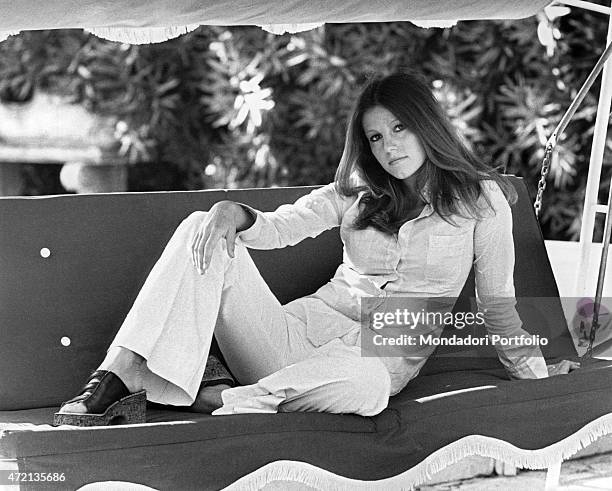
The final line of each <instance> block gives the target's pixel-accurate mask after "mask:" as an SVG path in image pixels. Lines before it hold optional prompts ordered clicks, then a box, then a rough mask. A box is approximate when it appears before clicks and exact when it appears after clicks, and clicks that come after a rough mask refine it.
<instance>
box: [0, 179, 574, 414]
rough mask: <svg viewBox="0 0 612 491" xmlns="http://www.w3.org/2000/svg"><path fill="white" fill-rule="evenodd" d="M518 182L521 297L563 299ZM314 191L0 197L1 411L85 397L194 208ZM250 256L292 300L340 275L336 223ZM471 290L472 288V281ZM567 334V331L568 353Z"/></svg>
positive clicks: (271, 201)
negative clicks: (79, 393) (89, 379)
mask: <svg viewBox="0 0 612 491" xmlns="http://www.w3.org/2000/svg"><path fill="white" fill-rule="evenodd" d="M514 182H515V184H517V187H518V189H519V191H520V193H521V199H522V200H523V201H525V200H526V201H525V203H523V204H522V205H521V206H520V207H519V210H520V213H521V218H518V219H517V217H516V216H515V242H517V270H516V275H517V276H516V284H517V294H518V295H522V296H538V297H540V296H553V297H554V296H558V293H557V289H556V285H555V283H554V278H553V276H552V271H551V268H550V264H549V262H548V258H547V256H546V252H545V249H544V244H543V241H542V238H541V235H540V231H539V228H538V226H537V223H536V222H535V218H534V217H533V210H532V209H531V208H530V207H529V203H528V201H529V199H528V197H527V193H526V190H525V188H524V186H523V184H522V183H520V181H519V180H514ZM311 189H312V188H310V187H296V188H271V189H253V190H236V191H190V192H161V193H160V192H157V193H114V194H103V195H68V196H52V197H40V198H0V231H1V232H0V336H1V337H0V410H10V409H24V408H32V407H44V406H51V405H57V404H59V403H60V402H61V401H63V400H66V399H67V398H69V397H71V396H72V395H74V392H75V391H76V390H78V388H79V387H80V386H81V384H82V383H83V381H84V378H85V377H86V376H87V374H88V372H89V371H90V370H92V369H94V368H96V367H97V365H98V364H99V362H100V361H101V360H102V358H103V357H104V354H105V351H106V348H107V346H108V344H109V343H110V341H111V340H112V338H113V337H114V335H115V333H116V332H117V330H118V329H119V327H120V325H121V322H122V320H123V318H124V316H125V315H126V313H127V312H128V310H129V308H130V306H131V304H132V302H133V300H134V298H135V297H136V295H137V293H138V291H139V289H140V287H141V286H142V284H143V282H144V280H145V278H146V276H147V274H148V272H149V270H150V269H151V267H152V266H153V264H154V263H155V261H156V260H157V258H158V257H159V255H160V254H161V252H162V249H163V247H164V245H165V243H166V242H167V241H168V239H169V238H170V236H171V235H172V232H173V231H174V229H175V228H176V226H177V225H178V224H179V223H180V222H181V220H182V219H183V218H185V217H186V216H188V215H189V214H190V213H191V212H192V211H195V210H208V209H209V208H210V206H212V204H213V203H215V202H216V201H219V200H223V199H231V200H235V201H241V202H244V203H248V204H250V205H252V206H254V207H255V208H258V209H262V210H273V209H275V208H276V207H277V206H278V205H280V204H282V203H288V202H293V201H295V200H296V199H297V198H298V197H299V196H301V195H304V194H306V193H308V192H309V191H310V190H311ZM523 215H524V216H523ZM43 248H47V249H48V250H49V253H50V254H49V256H48V257H46V258H45V257H43V256H42V255H41V250H42V249H43ZM251 253H252V256H253V258H254V260H255V262H256V264H257V265H258V267H259V269H260V271H261V272H262V274H263V276H264V278H265V279H266V280H267V282H268V284H269V285H270V287H271V289H272V291H273V292H274V293H275V294H276V295H277V297H278V298H279V300H280V301H281V302H283V303H285V302H288V301H290V300H292V299H294V298H297V297H300V296H303V295H306V294H309V293H312V292H314V291H315V290H316V289H317V288H318V287H319V286H321V285H322V284H324V283H325V282H326V281H328V280H329V278H331V276H332V275H333V273H334V271H335V269H336V267H337V266H338V264H339V263H340V261H341V260H342V245H341V242H340V239H339V235H338V232H337V230H333V231H328V232H326V233H324V234H322V235H321V236H319V237H317V238H316V239H307V240H305V241H304V242H302V243H300V244H298V245H297V246H295V247H289V248H286V249H281V250H274V251H255V250H253V251H251ZM296 265H298V266H299V267H296ZM465 291H466V292H467V295H468V296H469V281H468V285H466V290H465ZM538 315H539V314H538ZM547 316H548V317H547V321H548V322H550V323H552V324H555V325H561V324H560V323H564V322H565V321H564V319H563V313H562V311H561V306H560V305H559V306H558V308H553V309H552V311H551V312H549V313H548V314H547ZM524 321H525V323H526V324H529V322H530V320H529V319H524ZM535 322H539V321H538V320H537V319H536V321H535ZM68 340H69V344H68ZM568 340H569V335H568V336H567V337H565V338H561V341H562V342H564V343H565V344H564V345H563V349H566V348H567V341H568ZM62 341H64V342H62ZM569 342H570V343H571V340H569ZM65 344H68V345H67V346H66V345H65ZM442 354H443V353H442Z"/></svg>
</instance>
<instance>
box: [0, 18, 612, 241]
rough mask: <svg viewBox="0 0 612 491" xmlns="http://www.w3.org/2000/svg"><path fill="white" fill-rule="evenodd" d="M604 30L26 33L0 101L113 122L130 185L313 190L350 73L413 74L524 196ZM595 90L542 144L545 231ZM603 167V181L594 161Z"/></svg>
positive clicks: (587, 137) (333, 150)
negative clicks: (129, 39)
mask: <svg viewBox="0 0 612 491" xmlns="http://www.w3.org/2000/svg"><path fill="white" fill-rule="evenodd" d="M548 13H549V15H550V12H548ZM538 29H539V30H540V36H541V38H542V39H543V42H544V44H543V43H542V42H540V41H539V40H538V36H537V34H536V33H537V31H538ZM605 36H606V21H605V19H604V18H603V16H601V15H599V14H594V13H588V12H582V13H581V12H572V13H571V14H570V15H569V16H558V12H557V13H554V12H553V14H552V15H550V18H549V17H546V16H545V15H544V14H541V15H539V16H538V17H537V18H536V17H534V18H531V19H525V20H517V21H471V22H461V23H459V24H458V25H456V26H454V27H452V28H449V29H421V28H418V27H416V26H414V25H412V24H411V23H407V22H397V23H372V24H330V25H326V26H324V27H322V28H319V29H315V30H312V31H308V32H304V33H298V34H293V35H290V34H285V35H283V36H275V35H273V34H269V33H267V32H265V31H263V30H261V29H259V28H256V27H232V28H224V27H217V26H209V27H200V28H199V29H197V30H196V31H194V32H192V33H189V34H186V35H184V36H181V37H180V38H177V39H174V40H171V41H168V42H165V43H162V44H156V45H146V46H129V45H124V44H120V43H113V42H108V41H104V40H101V39H98V38H96V37H94V36H91V35H89V34H87V33H84V32H82V31H76V30H73V31H48V32H47V31H43V32H29V33H24V34H21V35H19V36H13V37H11V38H9V39H8V40H7V41H5V42H4V43H0V99H1V100H4V101H15V102H23V101H27V100H29V99H30V98H31V97H32V96H33V94H34V93H35V91H37V90H42V91H46V92H53V93H60V94H62V95H65V96H67V97H69V98H71V99H72V100H73V101H75V102H78V103H81V104H84V105H85V106H86V107H88V108H89V109H91V110H92V111H95V112H98V113H102V114H115V115H117V116H119V118H120V122H119V124H118V125H117V128H116V136H117V138H118V139H119V141H120V144H121V149H122V152H124V153H125V154H126V155H128V156H129V158H130V161H131V162H133V163H134V164H136V163H142V162H148V163H149V164H147V165H144V164H139V165H135V167H134V171H133V172H132V176H131V177H130V186H131V189H134V190H136V189H168V188H169V186H172V188H174V189H177V188H181V189H200V188H212V187H224V188H242V187H259V186H275V185H302V184H320V183H325V182H329V181H330V180H332V179H333V176H334V172H335V168H336V166H337V164H338V161H339V159H340V156H341V153H342V147H343V144H344V132H345V122H346V119H347V116H348V114H349V112H350V109H351V106H352V104H353V102H354V99H355V97H356V95H357V93H358V91H359V87H360V86H361V85H362V84H363V83H364V81H365V80H367V78H368V77H369V76H371V74H372V73H374V72H382V73H390V72H392V71H394V70H396V69H398V68H404V67H407V68H417V69H419V70H421V71H422V72H423V73H424V74H425V75H426V76H427V77H428V78H429V79H430V80H431V81H432V83H433V87H434V90H435V92H436V95H437V97H438V98H439V99H440V101H441V102H442V104H443V105H444V106H445V108H446V109H447V112H448V113H449V115H450V117H451V119H452V121H453V123H454V124H455V126H456V127H457V128H458V130H459V132H460V133H461V134H462V135H463V137H464V138H465V139H466V141H467V142H468V144H469V145H470V146H472V148H473V149H474V150H476V151H477V152H478V153H479V154H481V155H482V156H483V158H485V159H486V160H487V161H489V162H490V163H491V165H501V166H502V168H504V169H506V171H507V172H509V173H514V174H517V175H521V176H524V177H525V178H527V179H528V181H529V183H530V184H531V185H532V186H533V188H534V189H535V187H536V184H537V180H538V175H539V166H540V164H541V160H542V157H543V146H544V142H545V141H546V139H547V137H548V135H549V134H550V133H551V131H552V130H553V128H554V127H555V126H556V124H557V123H558V121H559V120H560V118H561V116H562V115H563V113H564V112H565V110H566V109H567V107H568V106H569V104H570V103H571V100H572V98H573V97H574V96H575V94H576V92H577V90H578V89H579V87H580V85H581V84H582V82H583V81H584V79H585V78H586V76H587V74H588V72H589V71H590V69H591V68H592V66H593V65H594V63H595V61H596V59H597V57H598V56H599V54H600V53H601V50H602V49H603V47H604V44H605ZM598 93H599V87H598V86H597V85H596V86H595V87H594V88H593V89H592V90H591V93H590V94H589V96H588V97H587V99H586V100H585V101H584V102H583V104H582V107H581V108H580V110H579V112H578V113H577V114H576V115H575V117H574V118H573V121H572V123H571V124H570V126H569V127H568V129H567V130H566V134H565V137H564V138H562V139H561V141H560V142H559V145H558V152H556V153H555V156H554V159H553V163H552V166H551V175H550V178H549V186H548V188H547V193H546V195H545V199H544V207H543V215H542V220H541V221H542V226H543V229H544V233H545V236H546V237H547V238H556V239H575V238H576V237H577V234H578V232H579V228H580V223H579V220H580V218H579V216H580V209H581V207H582V199H583V198H582V196H583V192H584V191H583V190H584V186H585V179H586V170H587V167H588V158H589V154H590V144H591V138H592V128H593V124H594V120H595V112H596V99H597V94H598ZM609 146H612V145H610V144H609ZM604 165H605V166H606V168H605V169H604V173H605V174H608V173H609V167H610V158H609V157H608V156H606V160H605V162H604ZM36 167H39V166H36ZM41 167H42V166H41ZM159 169H164V172H161V173H159V174H158V171H159ZM30 173H32V171H30ZM136 175H138V179H136V178H135V177H134V176H136ZM158 175H161V176H162V177H156V176H158ZM171 176H172V177H171ZM30 181H31V182H32V183H36V182H38V181H37V180H36V179H30ZM139 183H140V184H139ZM602 192H603V193H604V198H605V193H606V190H605V189H602Z"/></svg>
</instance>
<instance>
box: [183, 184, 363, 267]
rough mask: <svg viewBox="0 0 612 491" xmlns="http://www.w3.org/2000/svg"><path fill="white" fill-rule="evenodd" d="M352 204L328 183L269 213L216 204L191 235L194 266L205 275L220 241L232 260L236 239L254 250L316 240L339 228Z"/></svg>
mask: <svg viewBox="0 0 612 491" xmlns="http://www.w3.org/2000/svg"><path fill="white" fill-rule="evenodd" d="M352 201H354V198H353V199H352V200H351V199H350V198H347V197H344V196H341V195H339V193H338V192H337V191H336V188H335V185H334V184H333V183H331V184H328V185H326V186H323V187H321V188H318V189H315V190H314V191H312V192H311V193H309V194H307V195H306V196H302V197H301V198H299V199H298V200H297V201H296V202H295V203H293V204H287V205H282V206H280V207H279V208H277V209H276V211H272V212H261V211H259V210H256V209H254V208H251V207H250V206H248V205H245V204H242V203H236V202H233V201H220V202H218V203H215V205H213V207H212V208H211V209H210V212H209V213H208V214H207V216H206V219H205V220H204V221H203V222H202V224H201V226H200V227H199V228H198V230H196V233H195V234H194V237H193V241H192V246H191V249H192V256H193V262H194V265H195V267H196V268H197V269H198V271H199V272H200V273H204V271H206V269H207V268H208V264H209V263H210V259H211V257H212V251H213V250H214V248H215V246H216V245H217V243H218V242H219V241H220V240H221V239H225V240H226V243H227V253H228V254H229V256H230V257H234V247H235V241H236V238H239V239H240V240H241V242H242V243H243V244H244V245H245V246H247V247H251V248H254V249H277V248H281V247H285V246H288V245H294V244H297V243H298V242H301V241H302V240H304V239H305V238H306V237H316V236H317V235H319V234H320V233H321V232H323V231H325V230H328V229H330V228H333V227H337V226H338V225H340V223H341V221H342V216H343V215H344V212H345V211H346V209H347V208H348V206H349V205H350V203H352Z"/></svg>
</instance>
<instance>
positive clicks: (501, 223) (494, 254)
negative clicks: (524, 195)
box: [474, 181, 548, 379]
mask: <svg viewBox="0 0 612 491" xmlns="http://www.w3.org/2000/svg"><path fill="white" fill-rule="evenodd" d="M483 187H484V191H485V192H486V193H487V196H488V197H489V200H490V202H491V205H492V206H493V209H492V210H489V211H487V216H485V217H484V218H482V219H480V220H478V221H477V223H476V226H475V231H474V254H475V257H474V272H475V276H476V295H477V303H478V307H479V310H481V311H482V312H483V313H484V320H485V325H486V327H487V331H488V333H489V334H490V335H491V336H493V335H496V336H499V337H500V338H505V342H506V343H507V344H501V343H496V344H495V349H496V350H497V354H498V356H499V359H500V361H501V362H502V364H503V365H504V367H505V368H506V371H507V372H508V374H509V375H510V377H511V378H514V379H525V378H545V377H547V376H548V370H547V368H546V362H545V361H544V357H543V356H542V352H541V351H540V348H539V347H538V346H537V344H534V345H530V344H529V343H525V342H521V341H520V340H521V338H523V339H524V338H529V337H531V336H530V334H529V333H528V332H527V331H525V330H524V329H523V328H522V322H521V319H520V317H519V315H518V312H517V311H516V298H515V293H514V240H513V236H512V212H511V210H510V205H509V204H508V202H507V201H506V198H505V196H504V194H503V192H502V191H501V189H500V188H499V186H498V185H497V184H496V183H494V182H493V181H490V182H489V181H487V182H486V184H485V185H484V186H483Z"/></svg>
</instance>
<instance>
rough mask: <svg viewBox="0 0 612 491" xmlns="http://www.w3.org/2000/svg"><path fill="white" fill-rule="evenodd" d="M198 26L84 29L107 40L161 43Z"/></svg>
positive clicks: (130, 42) (129, 42)
mask: <svg viewBox="0 0 612 491" xmlns="http://www.w3.org/2000/svg"><path fill="white" fill-rule="evenodd" d="M198 27H199V24H191V25H187V26H171V27H144V28H140V27H133V28H130V27H126V28H123V27H88V28H86V29H85V30H86V31H87V32H90V33H92V34H93V35H94V36H98V37H100V38H103V39H107V40H109V41H116V42H118V43H128V44H152V43H163V42H164V41H167V40H168V39H173V38H177V37H179V36H182V35H183V34H187V33H188V32H191V31H193V30H195V29H197V28H198Z"/></svg>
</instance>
